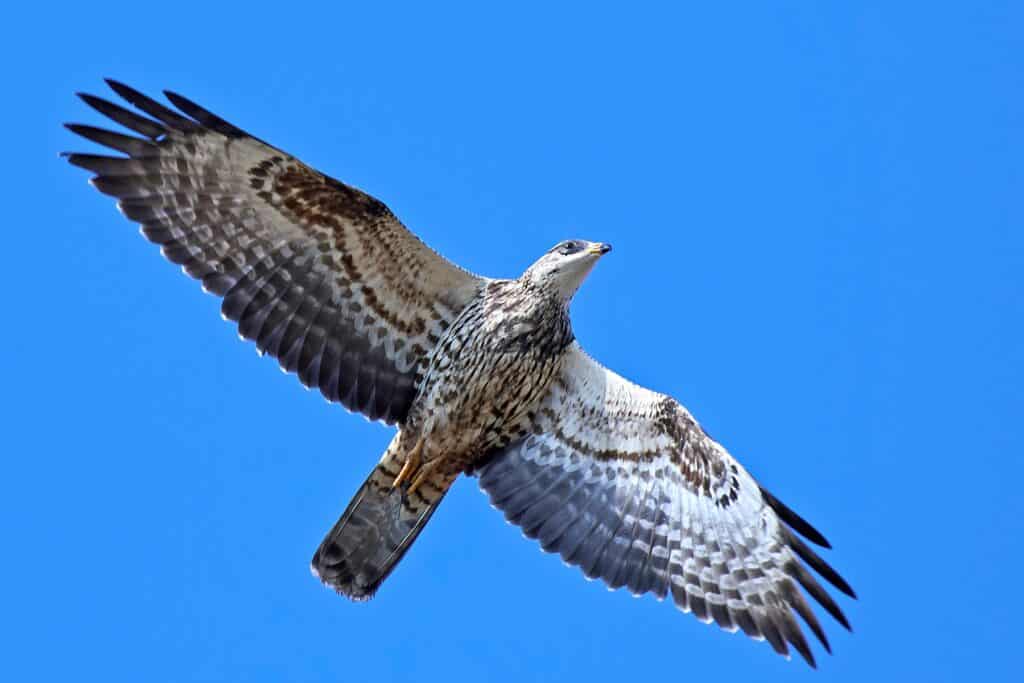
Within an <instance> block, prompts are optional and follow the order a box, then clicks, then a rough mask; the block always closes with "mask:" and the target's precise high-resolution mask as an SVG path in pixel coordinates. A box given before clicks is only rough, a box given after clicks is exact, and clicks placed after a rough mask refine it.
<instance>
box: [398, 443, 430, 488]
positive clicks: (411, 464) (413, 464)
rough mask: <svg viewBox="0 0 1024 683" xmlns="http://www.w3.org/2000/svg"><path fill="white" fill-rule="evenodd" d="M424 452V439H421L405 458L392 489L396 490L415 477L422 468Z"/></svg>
mask: <svg viewBox="0 0 1024 683" xmlns="http://www.w3.org/2000/svg"><path fill="white" fill-rule="evenodd" d="M422 452H423V437H422V436H421V437H420V438H419V441H417V442H416V445H415V446H413V447H412V450H411V451H409V454H408V455H407V456H405V463H403V464H402V469H400V470H399V471H398V476H397V477H395V480H394V481H393V482H391V489H392V490H394V489H396V488H398V487H399V486H401V485H402V484H403V483H404V482H406V481H408V479H409V477H411V476H412V475H413V473H414V472H416V470H418V469H419V467H420V453H422Z"/></svg>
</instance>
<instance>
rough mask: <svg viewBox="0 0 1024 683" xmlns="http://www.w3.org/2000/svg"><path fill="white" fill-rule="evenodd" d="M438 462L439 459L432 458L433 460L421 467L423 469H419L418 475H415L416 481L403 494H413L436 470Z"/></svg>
mask: <svg viewBox="0 0 1024 683" xmlns="http://www.w3.org/2000/svg"><path fill="white" fill-rule="evenodd" d="M440 462H441V458H434V459H433V460H428V461H427V462H426V463H425V464H424V465H423V467H421V468H420V471H419V473H418V474H417V475H416V479H415V480H414V481H413V482H412V484H411V485H410V486H409V489H408V490H407V491H406V492H405V494H406V495H407V496H409V495H412V494H413V493H416V489H418V488H419V487H420V485H421V484H422V483H423V482H425V481H426V480H427V477H429V476H430V475H431V474H433V473H434V470H436V469H437V466H438V464H440Z"/></svg>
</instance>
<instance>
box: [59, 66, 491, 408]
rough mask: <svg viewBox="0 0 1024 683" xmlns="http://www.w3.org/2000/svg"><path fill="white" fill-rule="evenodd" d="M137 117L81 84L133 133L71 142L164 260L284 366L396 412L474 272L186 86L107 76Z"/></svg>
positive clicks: (465, 297) (86, 130) (475, 285)
mask: <svg viewBox="0 0 1024 683" xmlns="http://www.w3.org/2000/svg"><path fill="white" fill-rule="evenodd" d="M108 83H109V85H110V86H111V88H113V90H114V91H115V92H116V93H117V94H118V95H120V96H121V97H123V98H124V99H125V100H127V101H128V102H129V103H131V104H133V105H135V107H137V108H138V109H140V110H141V111H143V112H144V113H146V114H148V115H149V117H152V118H149V117H145V116H140V115H138V114H136V113H134V112H132V111H129V110H128V109H125V108H122V107H121V106H119V105H116V104H113V103H112V102H109V101H107V100H104V99H101V98H99V97H95V96H92V95H84V94H83V95H80V96H81V98H82V99H83V100H84V101H85V102H86V103H87V104H88V105H90V106H91V107H92V108H94V109H96V110H97V111H99V112H100V113H101V114H104V115H105V116H107V117H108V118H110V119H112V120H113V121H115V122H117V123H120V124H121V125H123V126H125V127H126V128H128V129H130V130H131V131H133V132H135V133H137V134H138V135H139V136H141V137H139V136H135V135H124V134H122V133H115V132H112V131H108V130H103V129H100V128H94V127H92V126H85V125H78V124H68V126H67V127H68V128H69V129H70V130H71V131H73V132H75V133H77V134H78V135H81V136H82V137H84V138H88V139H89V140H92V141H94V142H98V143H99V144H101V145H105V146H107V147H110V148H112V149H114V150H117V151H118V152H122V153H124V154H125V155H126V156H99V155H95V154H67V155H66V156H67V158H68V161H70V162H71V163H72V164H74V165H76V166H80V167H82V168H84V169H87V170H89V171H92V172H93V173H95V174H96V176H95V177H94V178H93V179H92V184H93V185H94V186H95V187H96V189H98V190H99V191H100V192H103V193H104V194H108V195H111V196H114V197H116V198H117V199H118V200H119V201H118V207H119V208H120V209H121V211H122V212H123V213H124V214H125V216H127V217H128V218H130V219H131V220H134V221H137V222H139V223H141V224H142V233H143V234H144V235H145V236H146V237H147V238H148V239H149V240H150V241H152V242H155V243H157V244H159V245H161V252H162V253H163V255H164V256H165V257H166V258H167V259H168V260H170V261H173V262H174V263H178V264H180V265H181V266H182V269H183V270H184V272H185V273H187V274H188V275H190V276H191V277H193V278H196V279H198V280H201V281H202V284H203V288H204V289H205V290H207V291H209V292H212V293H214V294H217V295H219V296H222V297H224V301H223V306H222V312H223V315H224V317H225V318H229V319H231V320H233V321H235V322H237V323H238V328H239V332H240V334H241V336H242V337H244V338H246V339H251V340H253V341H255V342H256V345H257V348H258V349H259V351H260V352H261V353H269V354H271V355H272V356H274V357H276V358H277V359H278V360H279V362H280V364H281V367H282V368H283V369H285V370H287V371H289V372H297V373H298V375H299V379H300V380H302V383H303V384H305V385H306V386H307V387H318V388H319V389H320V391H322V392H323V394H324V396H325V397H327V399H328V400H331V401H338V402H340V403H342V404H343V405H344V406H346V407H347V408H349V409H350V410H355V411H359V412H362V413H364V414H365V415H367V416H368V417H369V418H370V419H374V420H376V419H382V420H384V421H385V422H388V423H393V422H400V421H402V420H403V419H404V417H405V415H406V413H407V411H408V409H409V405H410V403H411V402H412V399H413V397H414V395H415V391H416V387H417V385H418V383H419V380H420V378H421V373H422V371H423V369H424V368H425V364H426V358H427V354H428V353H429V351H430V349H431V348H432V347H433V345H434V344H435V343H436V341H437V340H438V339H439V337H440V335H441V333H442V332H443V331H444V330H445V329H446V328H447V327H448V326H449V325H450V324H451V322H452V321H453V320H454V318H455V317H456V316H457V315H458V313H459V311H460V310H462V308H463V307H464V306H465V305H466V303H467V302H468V301H469V300H470V299H472V297H473V296H475V294H476V292H477V291H478V290H479V288H480V286H481V283H482V279H481V278H479V277H477V276H475V275H473V274H471V273H468V272H466V271H464V270H462V269H460V268H458V267H456V266H454V265H452V264H451V263H449V262H448V261H446V260H445V259H443V258H442V257H441V256H439V255H438V254H437V253H435V252H433V251H431V250H430V249H429V248H428V247H427V246H426V245H425V244H423V243H422V242H421V241H420V240H419V239H418V238H417V237H416V236H415V235H413V234H412V233H411V232H409V231H408V230H407V229H406V228H405V227H404V226H403V225H402V224H401V223H400V222H399V221H398V219H397V218H395V216H394V214H392V213H391V211H390V210H388V208H387V207H386V206H385V205H384V204H382V203H381V202H379V201H377V200H376V199H374V198H373V197H370V196H369V195H367V194H364V193H363V192H360V191H359V190H357V189H355V188H353V187H349V186H348V185H345V184H343V183H340V182H338V181H337V180H334V179H333V178H330V177H328V176H326V175H324V174H322V173H320V172H318V171H316V170H314V169H312V168H310V167H308V166H306V165H305V164H303V163H302V162H301V161H299V160H297V159H295V158H294V157H292V156H290V155H288V154H287V153H285V152H282V151H281V150H278V149H275V148H274V147H271V146H270V145H268V144H266V143H264V142H262V141H260V140H258V139H256V138H254V137H252V136H250V135H249V134H248V133H246V132H244V131H242V130H240V129H238V128H236V127H235V126H233V125H231V124H229V123H227V122H226V121H224V120H222V119H220V118H218V117H217V116H215V115H213V114H211V113H210V112H208V111H206V110H205V109H202V108H201V107H199V106H197V105H195V104H194V103H192V102H190V101H188V100H186V99H185V98H183V97H181V96H179V95H175V94H174V93H170V92H168V93H166V95H167V97H168V99H169V100H170V101H171V102H172V103H173V104H174V105H175V106H176V107H177V108H178V110H180V112H177V111H173V110H171V109H170V108H168V107H165V106H164V105H162V104H160V103H158V102H156V101H154V100H152V99H150V98H148V97H146V96H145V95H143V94H141V93H139V92H137V91H135V90H133V89H131V88H129V87H127V86H125V85H122V84H120V83H117V82H114V81H108Z"/></svg>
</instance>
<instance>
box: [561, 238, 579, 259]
mask: <svg viewBox="0 0 1024 683" xmlns="http://www.w3.org/2000/svg"><path fill="white" fill-rule="evenodd" d="M559 251H560V252H561V253H562V255H563V256H568V255H569V254H572V253H574V252H577V251H579V249H578V248H577V245H576V243H575V242H573V241H572V240H570V241H568V242H566V243H565V244H563V245H562V248H561V249H559Z"/></svg>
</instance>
